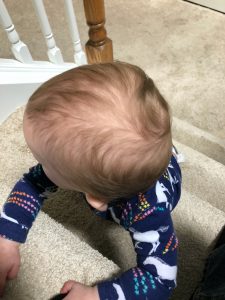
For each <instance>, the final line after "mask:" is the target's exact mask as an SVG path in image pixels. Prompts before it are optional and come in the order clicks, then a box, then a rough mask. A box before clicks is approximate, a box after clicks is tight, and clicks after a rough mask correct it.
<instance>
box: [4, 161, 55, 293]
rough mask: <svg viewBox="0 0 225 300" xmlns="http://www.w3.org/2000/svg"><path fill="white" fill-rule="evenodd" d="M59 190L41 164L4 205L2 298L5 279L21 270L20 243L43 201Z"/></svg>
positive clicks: (21, 180)
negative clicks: (50, 193) (49, 194)
mask: <svg viewBox="0 0 225 300" xmlns="http://www.w3.org/2000/svg"><path fill="white" fill-rule="evenodd" d="M56 189H57V187H56V186H55V185H54V183H52V182H51V181H50V180H49V179H48V178H47V177H46V175H45V174H44V171H43V169H42V166H41V165H40V164H38V165H37V166H35V167H33V168H31V169H30V171H29V173H27V174H24V175H23V177H22V179H20V180H19V181H18V182H17V183H16V185H15V187H14V188H13V190H12V191H11V193H10V195H9V197H8V199H7V201H6V202H5V204H4V206H3V208H2V211H1V213H0V297H1V295H2V294H3V290H4V286H5V283H6V280H8V279H13V278H15V277H16V275H17V273H18V271H19V266H20V253H19V245H20V243H24V242H25V240H26V237H27V234H28V231H29V229H30V227H31V226H32V223H33V221H34V220H35V218H36V216H37V214H38V212H39V210H40V207H41V205H42V204H43V201H44V199H45V198H47V196H48V193H49V192H53V191H56Z"/></svg>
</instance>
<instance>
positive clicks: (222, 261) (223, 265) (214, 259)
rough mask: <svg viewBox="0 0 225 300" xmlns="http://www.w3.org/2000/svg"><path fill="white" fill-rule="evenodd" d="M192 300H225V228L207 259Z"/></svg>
mask: <svg viewBox="0 0 225 300" xmlns="http://www.w3.org/2000/svg"><path fill="white" fill-rule="evenodd" d="M190 300H225V227H223V229H222V231H221V233H220V234H219V236H218V239H217V241H216V244H215V247H214V249H213V251H212V252H211V253H210V255H209V257H208V258H207V261H206V264H205V270H204V274H203V279H202V281H201V283H200V284H199V286H198V287H197V288H196V290H195V292H194V293H193V295H192V297H191V298H190Z"/></svg>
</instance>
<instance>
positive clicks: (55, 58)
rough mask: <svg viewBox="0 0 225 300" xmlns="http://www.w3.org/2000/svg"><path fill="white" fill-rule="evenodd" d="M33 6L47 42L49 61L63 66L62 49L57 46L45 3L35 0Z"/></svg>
mask: <svg viewBox="0 0 225 300" xmlns="http://www.w3.org/2000/svg"><path fill="white" fill-rule="evenodd" d="M33 4H34V8H35V10H36V13H37V17H38V19H39V22H40V26H41V30H42V33H43V35H44V37H45V40H46V44H47V47H48V58H49V60H50V62H52V63H54V64H63V63H64V61H63V57H62V54H61V51H60V49H59V48H58V47H57V46H56V43H55V39H54V37H53V33H52V30H51V26H50V24H49V21H48V17H47V14H46V11H45V7H44V4H43V1H42V0H33Z"/></svg>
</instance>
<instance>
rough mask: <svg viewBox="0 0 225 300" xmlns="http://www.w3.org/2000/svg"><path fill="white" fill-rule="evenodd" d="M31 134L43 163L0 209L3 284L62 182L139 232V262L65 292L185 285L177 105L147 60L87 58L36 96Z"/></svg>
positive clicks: (142, 293) (135, 295)
mask: <svg viewBox="0 0 225 300" xmlns="http://www.w3.org/2000/svg"><path fill="white" fill-rule="evenodd" d="M23 129H24V136H25V139H26V142H27V144H28V146H29V148H30V149H31V151H32V153H33V155H34V157H35V158H36V159H37V161H38V164H37V165H36V166H34V167H32V168H31V169H30V170H29V172H28V173H26V174H24V175H23V177H22V179H20V180H19V181H18V182H17V183H16V185H15V187H14V188H13V190H12V192H11V194H10V195H9V197H8V199H7V201H6V203H5V204H4V206H3V209H2V212H1V217H0V292H1V293H3V287H4V285H5V283H6V281H7V280H8V279H12V278H14V277H15V276H16V274H17V273H18V270H19V264H20V255H19V245H20V243H24V242H25V240H26V237H27V234H28V231H29V229H30V228H31V226H32V223H33V221H34V220H35V218H36V216H37V214H38V212H39V210H40V208H41V206H42V204H43V202H44V200H45V199H46V198H47V196H48V194H49V192H55V191H56V190H57V188H58V187H60V188H63V189H68V190H74V191H79V192H81V193H82V195H83V196H84V197H83V198H84V199H86V201H87V202H88V203H89V205H90V206H91V207H92V208H93V210H94V212H95V213H96V214H97V215H99V216H100V217H103V218H105V219H108V220H111V221H115V222H117V223H118V224H120V225H121V226H122V227H124V228H125V230H127V231H129V232H130V235H131V238H132V240H133V245H134V248H135V251H136V254H137V266H134V267H133V268H131V269H129V270H127V271H126V272H124V273H123V274H122V275H121V276H119V277H117V278H114V279H112V280H108V281H104V282H101V283H99V284H98V285H96V286H93V287H89V286H85V285H83V284H81V283H77V282H75V281H73V280H70V281H67V282H66V283H65V284H64V286H63V287H62V289H61V293H68V295H67V296H66V298H65V299H66V300H80V299H82V300H85V299H86V300H95V299H96V300H99V299H100V300H107V299H108V300H109V299H110V300H117V299H119V300H125V299H127V300H132V299H137V300H146V299H151V300H153V299H157V300H159V299H160V300H166V299H168V298H169V297H170V295H171V292H172V289H173V288H174V287H175V286H176V274H177V246H178V241H177V238H176V235H175V232H174V228H173V223H172V219H171V211H172V210H173V209H174V207H175V206H176V205H177V202H178V200H179V198H180V193H181V171H180V168H179V165H178V163H177V159H176V154H175V151H174V148H173V146H172V137H171V123H170V115H169V107H168V104H167V102H166V101H165V100H164V98H163V97H162V95H161V94H160V92H159V91H158V89H157V88H156V86H155V84H154V82H153V81H152V79H151V78H149V77H148V76H147V75H146V74H145V73H144V71H142V70H141V69H140V68H139V67H137V66H134V65H131V64H127V63H122V62H114V63H106V64H96V65H85V66H81V67H78V68H75V69H72V70H69V71H67V72H65V73H63V74H60V75H58V76H56V77H54V78H52V79H50V80H49V81H47V82H46V83H44V84H43V85H42V86H41V87H40V88H38V89H37V91H36V92H35V93H34V94H33V95H32V96H31V98H30V99H29V102H28V104H27V106H26V110H25V114H24V121H23Z"/></svg>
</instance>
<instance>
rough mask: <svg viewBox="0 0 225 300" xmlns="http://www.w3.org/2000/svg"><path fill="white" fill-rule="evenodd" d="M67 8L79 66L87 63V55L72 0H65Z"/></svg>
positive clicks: (75, 56) (75, 57) (75, 58)
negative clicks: (82, 44)
mask: <svg viewBox="0 0 225 300" xmlns="http://www.w3.org/2000/svg"><path fill="white" fill-rule="evenodd" d="M65 9H66V13H67V16H68V25H69V29H70V35H71V38H72V41H73V48H74V60H75V62H76V64H77V65H78V66H80V65H84V64H87V58H86V55H85V53H84V51H83V49H82V46H81V42H80V36H79V32H78V27H77V20H76V15H75V13H74V8H73V3H72V0H65Z"/></svg>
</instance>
